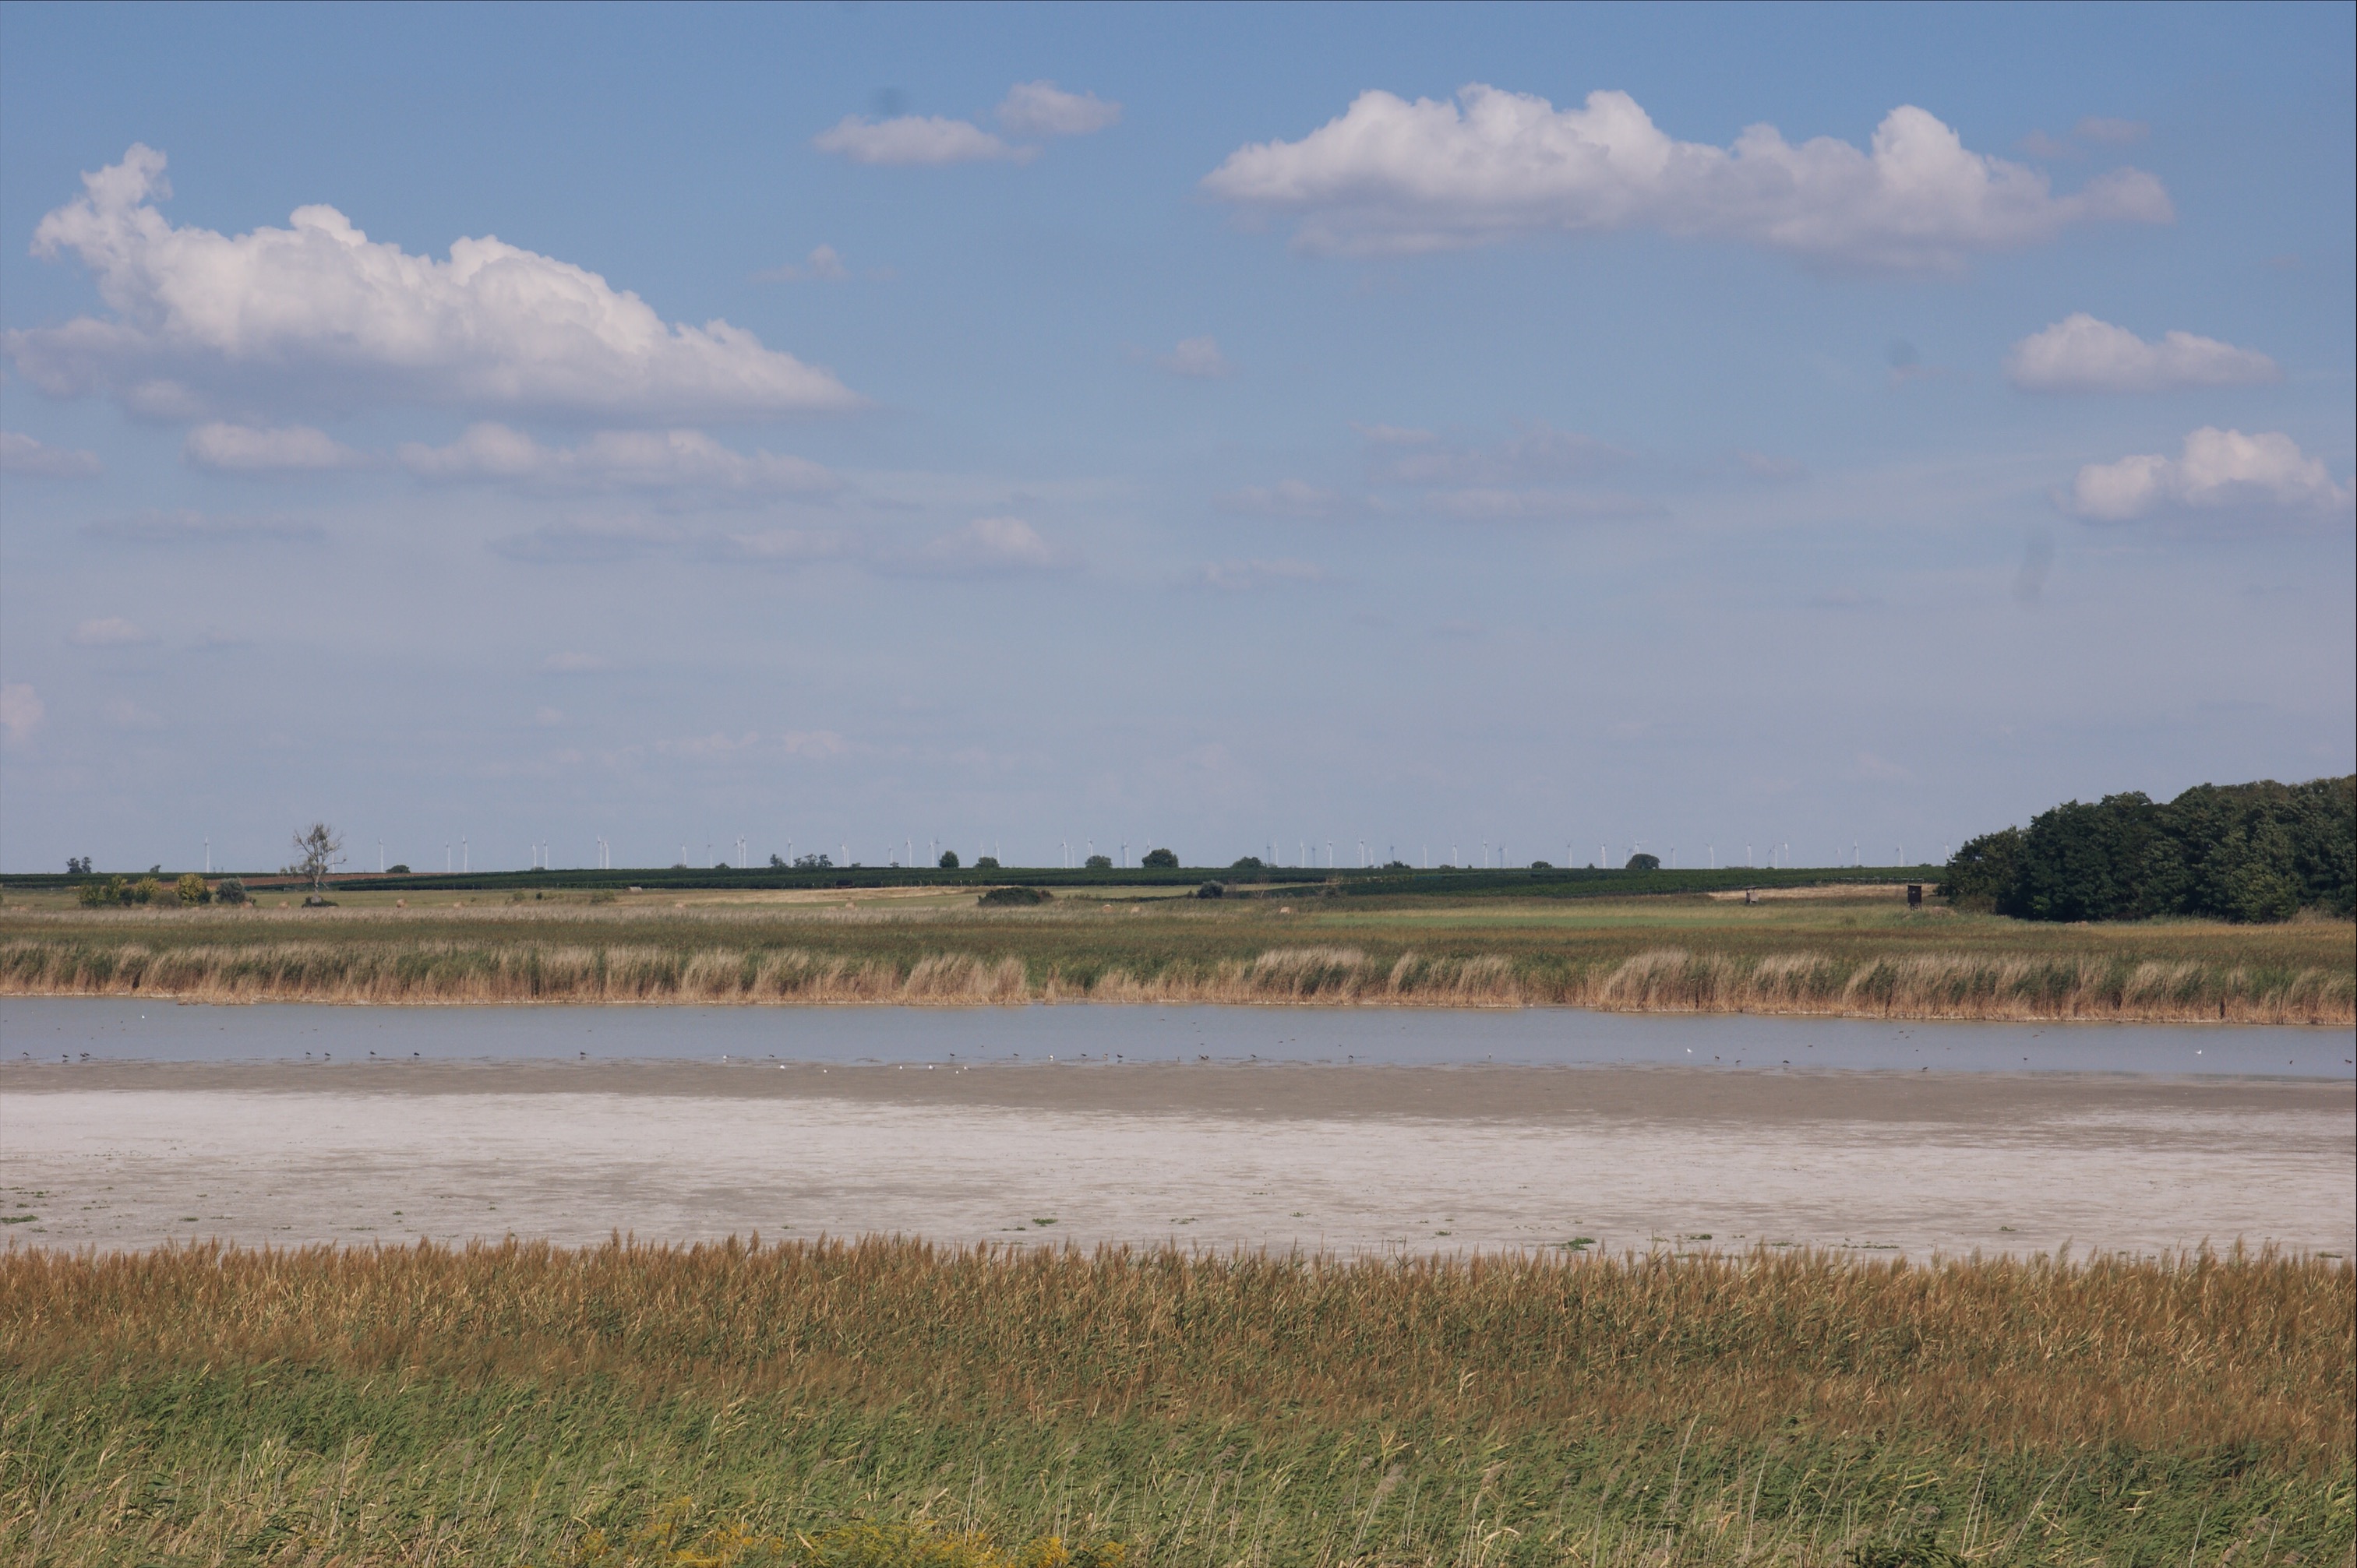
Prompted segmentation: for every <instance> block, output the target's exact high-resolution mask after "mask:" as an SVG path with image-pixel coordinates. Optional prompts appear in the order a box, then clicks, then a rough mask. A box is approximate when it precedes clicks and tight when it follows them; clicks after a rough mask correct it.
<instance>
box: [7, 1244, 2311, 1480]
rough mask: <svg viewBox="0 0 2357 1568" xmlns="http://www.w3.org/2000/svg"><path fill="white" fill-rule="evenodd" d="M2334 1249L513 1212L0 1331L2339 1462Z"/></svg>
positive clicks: (295, 1353) (117, 1355)
mask: <svg viewBox="0 0 2357 1568" xmlns="http://www.w3.org/2000/svg"><path fill="white" fill-rule="evenodd" d="M0 1360H5V1363H6V1364H8V1365H9V1366H12V1367H14V1368H16V1369H27V1368H30V1367H36V1366H41V1365H52V1364H67V1363H70V1364H72V1365H74V1366H76V1367H80V1368H82V1369H91V1370H98V1369H107V1368H113V1367H118V1366H122V1365H126V1364H136V1365H139V1366H142V1367H145V1368H149V1369H153V1368H155V1367H158V1366H169V1365H174V1364H179V1365H188V1366H197V1365H205V1366H220V1365H259V1364H271V1365H318V1366H326V1367H334V1368H339V1369H346V1370H350V1371H356V1372H369V1373H400V1374H415V1375H431V1376H457V1377H460V1378H462V1379H465V1378H493V1377H496V1378H502V1379H523V1380H533V1381H553V1380H567V1379H575V1378H580V1377H584V1376H595V1377H599V1378H608V1379H617V1380H625V1381H629V1382H632V1383H634V1384H637V1385H639V1386H641V1387H643V1388H644V1389H645V1390H646V1391H648V1392H650V1393H661V1392H662V1391H664V1390H666V1389H667V1388H670V1387H672V1386H673V1385H675V1384H684V1385H694V1384H696V1383H699V1382H702V1381H705V1380H713V1379H723V1380H726V1381H728V1382H729V1383H730V1385H731V1386H732V1387H735V1388H737V1389H738V1390H740V1391H760V1390H779V1389H790V1390H792V1391H798V1392H800V1393H803V1394H823V1395H824V1396H826V1397H828V1398H830V1399H838V1400H852V1401H856V1402H862V1403H867V1404H874V1405H879V1406H888V1405H893V1404H897V1403H899V1402H906V1401H909V1400H917V1401H920V1402H925V1403H937V1402H946V1403H951V1404H957V1405H984V1406H996V1407H1005V1408H1012V1409H1027V1410H1036V1409H1052V1408H1058V1407H1061V1406H1065V1405H1068V1404H1071V1403H1073V1402H1083V1403H1085V1405H1086V1406H1087V1408H1089V1409H1090V1410H1092V1411H1093V1412H1097V1413H1099V1414H1107V1415H1112V1414H1118V1413H1120V1412H1125V1411H1131V1410H1145V1411H1152V1412H1157V1413H1160V1414H1165V1415H1168V1414H1174V1413H1183V1414H1188V1415H1190V1416H1197V1417H1211V1418H1223V1417H1240V1416H1244V1415H1249V1414H1253V1413H1255V1412H1270V1411H1275V1410H1290V1411H1296V1412H1311V1413H1314V1414H1315V1415H1316V1416H1317V1417H1318V1419H1319V1420H1321V1421H1324V1422H1328V1423H1334V1422H1351V1421H1357V1420H1361V1419H1369V1418H1376V1417H1380V1418H1383V1419H1386V1420H1393V1421H1402V1420H1415V1419H1420V1418H1425V1417H1428V1416H1434V1415H1444V1416H1446V1417H1448V1419H1451V1420H1456V1419H1463V1418H1474V1419H1480V1420H1487V1421H1492V1422H1504V1423H1510V1424H1513V1425H1523V1424H1530V1423H1541V1424H1544V1423H1555V1422H1564V1421H1577V1422H1582V1423H1591V1424H1592V1423H1603V1424H1608V1425H1612V1424H1632V1423H1633V1424H1636V1425H1643V1424H1645V1423H1652V1422H1656V1421H1660V1420H1665V1419H1670V1418H1672V1417H1676V1418H1680V1419H1684V1418H1685V1417H1688V1416H1692V1415H1695V1414H1697V1413H1699V1414H1700V1416H1701V1418H1702V1419H1704V1420H1706V1421H1707V1422H1708V1423H1711V1424H1712V1425H1713V1426H1714V1427H1717V1428H1719V1429H1721V1430H1725V1431H1732V1432H1756V1431H1768V1430H1773V1429H1775V1427H1776V1426H1777V1424H1778V1423H1782V1422H1783V1421H1785V1420H1786V1419H1787V1418H1788V1417H1789V1416H1791V1415H1792V1413H1793V1412H1807V1414H1808V1416H1809V1418H1810V1419H1811V1421H1812V1422H1813V1423H1817V1424H1819V1425H1820V1426H1823V1427H1826V1428H1829V1429H1832V1430H1836V1431H1842V1430H1867V1429H1873V1428H1876V1427H1879V1426H1882V1425H1885V1424H1888V1423H1894V1422H1896V1423H1900V1424H1902V1425H1907V1426H1920V1427H1927V1428H1931V1429H1935V1430H1938V1431H1940V1432H1943V1433H1945V1434H1951V1435H1953V1436H1956V1437H1965V1436H1969V1437H1971V1438H1973V1439H1975V1440H1977V1441H1981V1442H1986V1443H1989V1444H1996V1445H1998V1446H2001V1447H2011V1446H2018V1445H2029V1446H2033V1447H2064V1446H2070V1445H2073V1444H2134V1445H2137V1446H2143V1447H2161V1448H2179V1447H2183V1446H2184V1445H2186V1444H2189V1443H2190V1444H2201V1445H2214V1444H2238V1445H2244V1446H2246V1447H2250V1448H2252V1449H2255V1450H2259V1451H2265V1452H2267V1453H2271V1454H2274V1455H2278V1456H2281V1457H2284V1458H2286V1459H2290V1460H2298V1461H2300V1462H2303V1463H2311V1464H2314V1465H2332V1464H2338V1463H2344V1462H2346V1461H2347V1460H2348V1459H2349V1457H2350V1455H2351V1454H2352V1444H2357V1437H2352V1430H2351V1426H2350V1423H2349V1421H2348V1419H2347V1417H2348V1414H2349V1412H2350V1410H2351V1408H2352V1396H2357V1372H2353V1371H2352V1367H2353V1366H2357V1292H2352V1272H2351V1271H2350V1270H2349V1269H2348V1268H2347V1267H2345V1266H2342V1265H2341V1264H2338V1263H2335V1262H2331V1261H2330V1260H2325V1259H2314V1258H2296V1257H2290V1256H2286V1255H2283V1254H2280V1253H2277V1252H2274V1251H2266V1252H2258V1253H2245V1252H2243V1251H2235V1252H2233V1253H2232V1254H2230V1255H2225V1256H2212V1255H2209V1254H2207V1253H2204V1254H2199V1255H2192V1256H2183V1257H2178V1258H2172V1259H2167V1260H2162V1261H2149V1260H2127V1259H2114V1258H2096V1259H2091V1260H2088V1261H2085V1262H2076V1263H2070V1262H2057V1261H2053V1260H2047V1259H2039V1258H2029V1259H2014V1258H2000V1259H1979V1258H1976V1259H1972V1260H1963V1261H1947V1262H1933V1263H1931V1264H1910V1263H1907V1262H1851V1261H1844V1260H1836V1259H1834V1258H1831V1257H1827V1256H1824V1255H1820V1254H1813V1253H1805V1252H1799V1251H1795V1252H1789V1253H1776V1252H1770V1251H1760V1252H1757V1253H1753V1254H1750V1255H1748V1256H1717V1257H1703V1258H1693V1257H1689V1258H1672V1257H1666V1256H1651V1257H1631V1258H1626V1259H1621V1260H1606V1259H1570V1258H1563V1257H1559V1256H1552V1255H1539V1254H1510V1255H1501V1256H1489V1257H1473V1258H1466V1259H1446V1258H1430V1257H1419V1258H1413V1259H1401V1260H1394V1261H1375V1260H1360V1261H1348V1262H1345V1261H1339V1260H1335V1259H1331V1258H1324V1257H1314V1256H1307V1257H1306V1256H1261V1255H1234V1256H1221V1255H1206V1254H1197V1253H1188V1252H1183V1251H1175V1250H1160V1251H1131V1250H1128V1249H1125V1248H1106V1249H1101V1250H1099V1251H1094V1252H1082V1251H1074V1250H1066V1251H1054V1250H1049V1249H1024V1248H991V1247H986V1246H983V1247H970V1248H969V1247H957V1246H936V1245H933V1244H930V1243H926V1242H922V1241H916V1240H883V1239H873V1240H859V1241H817V1242H802V1241H789V1242H783V1243H776V1244H766V1245H765V1244H760V1243H759V1242H754V1243H745V1242H738V1241H734V1240H732V1241H729V1242H726V1243H719V1244H705V1245H694V1246H669V1245H663V1246H656V1245H640V1244H632V1243H629V1242H624V1241H619V1240H617V1241H614V1242H611V1243H608V1244H607V1245H603V1246H598V1247H591V1248H586V1249H581V1250H577V1251H576V1250H567V1249H564V1248H559V1247H555V1246H552V1245H548V1244H545V1243H530V1242H522V1241H515V1240H509V1241H505V1242H500V1243H479V1244H473V1245H469V1246H467V1247H465V1248H463V1249H454V1248H446V1247H440V1246H436V1245H432V1244H428V1243H424V1242H421V1243H419V1244H417V1245H416V1246H414V1247H408V1248H367V1249H349V1250H339V1249H336V1248H332V1247H308V1248H301V1249H296V1250H291V1251H267V1250H260V1251H257V1250H248V1249H240V1248H235V1247H229V1246H222V1245H218V1244H209V1245H198V1246H189V1247H167V1248H164V1249H161V1250H158V1251H148V1252H141V1253H117V1254H108V1255H97V1256H93V1255H91V1254H86V1253H76V1254H69V1253H63V1252H56V1251H32V1250H11V1251H6V1252H5V1253H0Z"/></svg>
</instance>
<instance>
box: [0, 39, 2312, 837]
mask: <svg viewBox="0 0 2357 1568" xmlns="http://www.w3.org/2000/svg"><path fill="white" fill-rule="evenodd" d="M2352 22H2357V7H2352V6H2350V5H2298V6H2265V5H2234V6H2209V7H2205V6H2195V5H2169V6H2154V7H2138V6H2103V7H2091V8H2074V7H2071V6H2057V5H2038V6H2023V7H2006V6H1999V5H1972V6H1965V7H1951V8H1943V7H1937V6H1931V7H1897V6H1891V7H1876V8H1862V7H1855V6H1843V7H1834V8H1815V7H1799V8H1781V7H1770V6H1741V7H1737V6H1723V7H1682V6H1676V5H1649V6H1641V7H1631V8H1616V7H1611V6H1579V7H1548V6H1539V5H1511V6H1502V7H1482V6H1478V5H1448V6H1445V7H1441V6H1433V7H1423V6H1347V7H1346V6H1330V5H1319V6H1305V7H1287V6H1251V7H1243V6H1235V7H1211V6H1179V7H1157V6H1152V5H1126V6H1093V7H1070V6H1059V7H1050V8H1032V7H1025V6H1015V7H989V6H980V5H975V6H958V7H934V6H906V5H842V6H820V5H802V6H767V7H754V6H741V5H738V6H723V7H711V8H699V7H696V6H692V5H664V6H660V7H632V6H600V7H594V8H577V9H576V8H566V7H561V6H549V5H533V6H516V7H501V6H497V5H481V6H461V7H437V6H434V5H402V6H393V7H373V6H333V7H331V6H309V7H286V6H273V7H243V6H204V5H172V6H162V7H141V6H103V7H102V6H88V5H68V6H48V5H27V4H11V5H7V6H5V8H0V869H6V870H10V871H18V872H22V871H42V870H62V869H64V866H65V862H66V860H67V858H68V857H69V856H81V855H88V856H91V857H92V858H93V860H94V861H95V862H96V864H97V865H99V867H100V868H101V869H124V868H129V869H142V868H145V867H146V866H147V865H155V864H160V865H164V866H166V867H167V868H171V869H181V868H188V867H198V866H201V865H203V864H204V863H205V860H206V857H207V856H208V855H210V864H211V865H214V866H215V867H234V868H240V869H264V868H271V867H275V866H277V865H281V864H283V863H285V861H287V860H288V859H290V858H292V856H291V853H290V850H289V847H288V840H289V838H290V835H291V834H292V833H293V832H295V831H296V830H297V829H298V828H301V827H303V826H305V825H307V824H308V823H309V822H313V821H315V820H325V821H327V822H330V823H332V824H334V825H335V826H336V827H337V828H338V829H339V830H340V831H341V832H342V833H343V835H344V837H345V840H346V843H347V851H346V853H347V855H348V856H349V859H350V866H351V867H352V868H353V869H364V870H373V869H375V868H376V867H377V865H379V864H380V863H381V857H382V861H383V862H399V863H404V864H408V865H414V867H416V868H417V869H418V870H421V871H423V870H426V869H429V868H431V869H437V870H438V869H440V868H441V867H442V866H443V865H445V864H446V857H447V862H448V863H456V862H457V860H458V859H459V858H460V857H462V856H463V857H464V858H465V861H466V863H467V864H468V865H471V866H472V867H474V868H478V869H511V868H522V867H525V866H529V865H534V864H545V865H554V866H582V865H597V864H600V862H601V858H602V859H604V860H608V861H609V862H610V864H612V865H616V866H630V865H671V864H673V863H674V862H679V861H685V862H687V863H690V864H695V865H711V864H715V863H716V862H719V861H722V860H727V861H730V862H735V861H737V860H738V859H739V857H740V855H741V856H742V857H744V858H746V859H748V860H749V861H750V862H751V863H753V864H756V865H759V864H764V863H766V861H767V859H768V857H769V856H770V855H771V854H780V855H788V854H791V855H799V854H811V853H824V854H829V855H830V856H833V857H835V858H836V859H838V860H841V859H844V858H845V857H847V858H848V859H850V860H854V861H858V862H861V863H863V864H866V865H880V864H886V863H888V862H890V861H905V859H906V858H907V857H908V856H909V855H911V854H913V855H914V856H916V857H918V858H919V859H920V860H925V859H930V858H931V856H932V855H934V854H938V853H939V851H940V850H941V849H942V848H950V849H954V850H956V851H957V852H959V853H960V854H963V855H964V856H966V857H967V858H968V859H971V858H972V857H973V856H974V855H975V854H987V853H996V854H998V855H999V856H1000V857H1001V858H1002V859H1004V860H1005V861H1006V862H1007V863H1008V864H1022V865H1059V864H1063V863H1064V862H1065V860H1066V859H1067V858H1069V859H1071V861H1073V862H1075V863H1076V862H1077V860H1078V858H1079V857H1080V856H1082V854H1087V853H1090V852H1091V851H1094V852H1096V853H1102V854H1115V855H1119V856H1122V857H1124V858H1125V860H1126V861H1128V862H1129V863H1133V864H1134V863H1135V859H1136V857H1137V856H1138V855H1139V854H1142V853H1143V851H1144V850H1145V848H1146V847H1147V846H1148V845H1162V844H1167V845H1169V846H1170V847H1172V848H1174V849H1176V850H1177V851H1178V852H1179V855H1180V857H1181V859H1182V860H1183V861H1184V862H1185V863H1187V864H1189V865H1225V864H1227V863H1228V862H1229V861H1231V860H1232V859H1234V858H1236V857H1238V856H1241V855H1244V854H1259V855H1262V856H1264V857H1270V856H1274V857H1275V859H1277V860H1279V861H1281V862H1283V863H1285V864H1287V865H1291V864H1297V863H1298V862H1300V861H1302V860H1303V859H1304V858H1308V859H1311V860H1313V861H1314V862H1315V863H1316V864H1319V865H1323V864H1328V863H1329V859H1330V862H1331V863H1332V864H1336V865H1356V864H1360V863H1361V859H1362V858H1365V859H1371V860H1374V861H1379V862H1380V861H1383V860H1388V859H1392V858H1397V859H1400V860H1405V861H1407V862H1409V863H1411V864H1416V865H1424V864H1440V863H1443V862H1453V863H1454V864H1458V865H1470V864H1483V863H1488V864H1513V865H1524V864H1528V863H1530V862H1532V861H1534V860H1547V861H1550V862H1553V863H1555V864H1558V865H1560V864H1566V863H1568V864H1574V865H1587V864H1590V863H1592V862H1596V861H1598V857H1599V856H1601V857H1602V858H1603V863H1605V864H1619V863H1620V862H1621V861H1622V860H1624V859H1626V857H1627V856H1628V855H1629V854H1631V853H1633V852H1635V851H1636V850H1638V849H1639V848H1641V849H1643V850H1644V851H1646V852H1648V853H1653V854H1660V855H1662V856H1663V859H1664V860H1670V859H1672V858H1673V857H1674V860H1675V863H1676V864H1678V865H1704V864H1708V863H1713V862H1715V863H1716V864H1719V865H1728V864H1736V865H1740V864H1743V863H1744V858H1745V856H1746V855H1747V854H1748V855H1749V856H1750V857H1751V858H1752V859H1753V860H1754V862H1755V863H1757V864H1760V865H1766V864H1768V863H1769V862H1770V856H1771V855H1773V856H1777V857H1779V858H1781V859H1782V860H1783V861H1784V862H1786V863H1788V864H1796V865H1823V864H1827V863H1831V862H1835V861H1844V862H1846V861H1850V860H1853V859H1862V860H1864V861H1865V862H1866V863H1867V864H1869V865H1872V864H1894V863H1897V862H1899V861H1900V860H1901V859H1902V858H1903V860H1904V861H1906V862H1908V863H1913V862H1918V861H1922V860H1929V859H1936V858H1939V857H1940V856H1941V855H1943V854H1945V853H1946V852H1947V850H1948V849H1949V848H1950V847H1952V846H1953V845H1954V844H1956V843H1961V842H1962V841H1963V840H1964V839H1965V838H1967V837H1970V836H1972V835H1973V834H1975V833H1979V832H1987V831H1989V830H1991V829H1994V828H1997V827H2001V826H2004V825H2007V824H2008V823H2014V822H2026V821H2027V820H2028V819H2029V816H2030V815H2031V814H2033V813H2035V812H2036V811H2040V810H2043V809H2044V808H2046V807H2048V806H2050V805H2052V804H2054V803H2056V802H2058V801H2060V800H2065V799H2074V798H2075V799H2093V798H2095V797H2098V796H2101V795H2104V794H2109V793H2114V792H2117V791H2122V790H2131V789H2136V790H2143V791H2145V792H2147V794H2150V795H2152V796H2155V797H2156V798H2166V797H2169V796H2170V795H2173V794H2175V793H2176V792H2178V791H2179V790H2181V789H2185V788H2187V787H2189V786H2190V785H2193V784H2197V783H2201V782H2204V781H2216V782H2233V781H2241V780H2244V779H2258V778H2275V779H2285V780H2295V779H2309V778H2315V777H2319V776H2322V775H2328V774H2342V773H2348V772H2350V771H2352V768H2357V527H2352V463H2357V453H2352V446H2357V406H2352V378H2353V377H2357V364H2352V360H2357V347H2352V345H2357V321H2352V313H2353V312H2357V304H2353V303H2352V302H2357V287H2352V283H2357V167H2352V165H2357V151H2353V150H2352V149H2357V63H2352V62H2357V37H2352V34H2357V26H2352ZM740 843H741V848H740Z"/></svg>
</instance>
